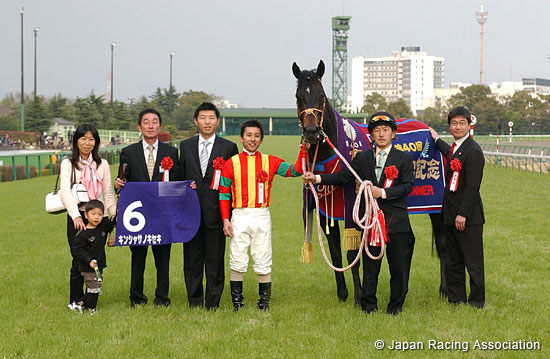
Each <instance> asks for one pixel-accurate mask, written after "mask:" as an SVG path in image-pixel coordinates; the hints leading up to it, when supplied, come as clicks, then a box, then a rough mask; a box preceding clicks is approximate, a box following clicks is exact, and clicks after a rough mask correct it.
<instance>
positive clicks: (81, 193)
mask: <svg viewBox="0 0 550 359" xmlns="http://www.w3.org/2000/svg"><path fill="white" fill-rule="evenodd" d="M59 172H60V173H58V174H57V179H56V180H55V187H54V189H53V192H50V193H48V194H47V195H46V212H48V213H50V214H60V213H63V212H65V211H66V210H67V209H66V208H65V205H64V204H63V201H62V200H61V195H60V194H59V175H60V174H61V171H59ZM75 176H76V175H75V171H74V167H73V173H72V175H71V194H72V196H73V198H74V199H75V201H76V204H80V203H86V202H88V201H89V200H90V198H89V197H88V191H86V187H85V186H84V185H83V184H82V183H80V182H78V183H75V182H76V181H75Z"/></svg>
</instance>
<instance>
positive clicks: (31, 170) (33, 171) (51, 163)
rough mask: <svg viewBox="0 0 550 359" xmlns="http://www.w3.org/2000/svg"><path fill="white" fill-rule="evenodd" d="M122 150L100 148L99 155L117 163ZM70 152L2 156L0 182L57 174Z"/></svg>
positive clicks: (112, 162) (0, 158)
mask: <svg viewBox="0 0 550 359" xmlns="http://www.w3.org/2000/svg"><path fill="white" fill-rule="evenodd" d="M121 150H122V149H121V148H108V149H103V150H99V155H100V157H101V158H104V159H106V160H107V162H109V164H115V163H118V161H119V158H120V151H121ZM69 154H70V152H68V151H64V152H59V151H58V152H42V153H28V154H21V155H12V156H0V162H1V164H0V182H2V181H16V180H19V179H26V178H33V177H41V176H50V175H53V174H57V173H59V166H60V163H61V160H62V159H63V157H65V156H67V155H69Z"/></svg>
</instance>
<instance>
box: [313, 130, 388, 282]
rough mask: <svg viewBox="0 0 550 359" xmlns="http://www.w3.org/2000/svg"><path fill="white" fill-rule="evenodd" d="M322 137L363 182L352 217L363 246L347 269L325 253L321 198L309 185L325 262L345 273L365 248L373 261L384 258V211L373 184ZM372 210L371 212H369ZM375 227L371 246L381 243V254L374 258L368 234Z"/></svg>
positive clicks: (326, 138) (325, 137)
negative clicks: (320, 209) (331, 260)
mask: <svg viewBox="0 0 550 359" xmlns="http://www.w3.org/2000/svg"><path fill="white" fill-rule="evenodd" d="M322 135H323V136H324V140H325V141H326V142H327V143H328V145H329V146H330V147H331V148H332V150H333V151H334V152H335V153H336V155H337V156H338V157H339V158H340V159H341V160H342V162H343V163H344V164H345V165H346V167H347V168H348V169H349V170H350V172H351V173H352V174H353V175H354V176H355V178H356V179H357V180H358V181H360V182H361V185H360V186H359V190H358V192H357V197H356V198H355V203H354V205H353V212H352V217H353V221H354V222H355V223H356V224H357V225H358V226H359V227H360V228H361V229H363V237H362V238H361V244H360V246H359V250H358V251H357V256H356V257H355V259H354V260H353V262H352V263H350V264H349V265H348V266H347V267H345V268H337V267H335V266H334V265H333V264H332V263H331V262H330V261H329V259H328V256H327V253H326V251H325V246H324V243H323V237H322V235H321V231H322V230H321V224H320V222H321V218H320V215H319V196H318V195H317V191H316V190H315V186H314V185H313V184H312V183H309V188H310V190H311V192H312V193H313V198H314V199H315V206H316V215H317V234H318V236H319V245H320V247H321V252H322V253H323V257H324V258H325V262H326V263H327V265H328V266H329V267H330V268H332V269H333V270H335V271H337V272H345V271H347V270H348V269H350V268H352V267H353V266H354V265H355V264H356V263H357V262H358V261H359V258H360V257H361V251H362V250H363V248H365V253H367V255H368V256H369V258H371V259H372V260H379V259H381V258H382V257H383V256H384V250H385V248H386V244H385V240H384V231H383V229H382V228H383V222H384V217H383V214H382V211H381V210H380V208H379V207H378V202H377V201H376V199H375V198H374V196H373V195H372V189H371V186H372V182H371V181H368V180H365V181H362V180H361V178H360V177H359V175H358V174H357V173H356V172H355V171H354V170H353V168H352V167H351V165H350V164H349V163H348V161H346V159H345V158H344V157H343V156H342V154H341V153H340V152H339V151H338V150H337V149H336V148H335V147H334V145H333V144H332V142H330V140H329V138H328V137H327V136H326V135H325V133H324V132H322ZM302 168H306V167H305V159H304V158H303V159H302ZM361 196H363V197H364V199H365V207H366V210H365V214H364V215H363V217H362V218H359V206H360V205H361ZM369 209H370V210H369ZM372 227H375V231H374V236H373V237H374V239H373V240H371V245H376V244H378V243H377V242H379V243H380V254H379V255H378V256H376V257H375V256H373V255H372V254H371V253H370V251H369V248H368V245H366V243H367V241H368V232H369V230H370V229H371V228H372Z"/></svg>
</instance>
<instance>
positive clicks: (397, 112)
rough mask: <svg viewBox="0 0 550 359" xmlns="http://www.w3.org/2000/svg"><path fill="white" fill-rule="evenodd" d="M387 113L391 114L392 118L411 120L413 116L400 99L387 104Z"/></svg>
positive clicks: (407, 106)
mask: <svg viewBox="0 0 550 359" xmlns="http://www.w3.org/2000/svg"><path fill="white" fill-rule="evenodd" d="M388 112H389V113H391V114H392V116H393V117H394V118H411V117H412V115H413V114H412V111H411V108H410V107H409V105H407V103H406V102H405V100H403V99H402V98H400V99H399V100H397V101H393V102H390V103H389V104H388Z"/></svg>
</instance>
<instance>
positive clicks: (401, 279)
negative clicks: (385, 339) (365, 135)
mask: <svg viewBox="0 0 550 359" xmlns="http://www.w3.org/2000/svg"><path fill="white" fill-rule="evenodd" d="M392 165H393V166H395V167H396V168H397V170H398V171H399V172H398V175H397V178H396V179H394V180H393V183H392V186H391V187H390V188H386V189H385V192H386V198H385V199H382V198H378V205H379V206H380V209H381V210H382V212H384V217H385V222H386V230H387V233H388V237H389V242H388V244H387V246H386V255H387V258H388V265H389V268H390V275H391V278H390V288H391V294H390V302H389V303H388V308H387V311H388V313H392V314H394V313H397V312H400V311H401V310H402V307H403V302H404V301H405V295H406V293H405V290H406V280H407V266H408V264H407V263H408V260H407V256H406V251H407V248H408V247H409V240H410V237H409V232H410V223H409V213H408V210H407V202H406V197H407V195H408V194H409V193H410V192H411V191H412V188H413V182H414V170H413V168H414V166H413V161H412V158H411V156H409V155H408V154H406V153H405V152H403V151H400V150H398V149H396V148H395V147H393V146H392V148H391V150H390V152H389V153H388V155H387V159H386V163H385V167H384V168H386V167H388V166H392ZM351 166H352V168H353V169H354V171H355V172H357V174H358V175H359V177H361V179H362V180H369V181H371V182H372V183H373V184H374V185H375V186H377V187H380V188H382V187H383V186H384V182H385V179H386V176H385V175H384V172H383V171H382V175H381V177H380V181H377V180H376V171H375V170H376V158H375V152H374V150H368V151H363V152H359V153H357V156H355V158H354V159H353V161H351ZM354 179H355V177H354V176H353V174H352V173H351V172H350V171H349V170H348V169H347V168H344V169H343V170H341V171H340V172H338V173H335V174H332V175H321V182H322V183H323V184H326V185H338V186H340V185H343V184H345V183H347V182H349V181H352V180H354ZM361 208H364V206H361ZM369 251H370V253H371V254H373V255H374V256H377V255H378V254H379V253H380V247H373V246H369ZM363 261H364V265H363V288H362V290H361V307H362V309H363V310H364V311H367V312H371V311H374V310H376V309H378V304H377V299H376V288H377V286H378V274H379V273H380V262H381V261H380V260H377V261H375V260H372V259H370V258H369V257H368V256H367V255H366V254H365V253H363Z"/></svg>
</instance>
